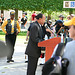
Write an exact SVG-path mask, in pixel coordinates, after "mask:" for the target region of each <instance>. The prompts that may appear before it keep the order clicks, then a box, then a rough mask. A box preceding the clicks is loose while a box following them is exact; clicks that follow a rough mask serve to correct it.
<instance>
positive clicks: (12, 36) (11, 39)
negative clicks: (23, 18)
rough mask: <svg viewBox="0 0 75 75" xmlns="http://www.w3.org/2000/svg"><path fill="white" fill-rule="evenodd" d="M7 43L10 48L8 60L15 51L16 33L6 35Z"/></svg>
mask: <svg viewBox="0 0 75 75" xmlns="http://www.w3.org/2000/svg"><path fill="white" fill-rule="evenodd" d="M5 40H6V44H7V46H8V48H9V51H10V52H9V55H8V56H7V60H11V59H12V56H13V53H14V46H15V41H16V34H8V35H6V36H5Z"/></svg>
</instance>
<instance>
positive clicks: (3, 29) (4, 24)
mask: <svg viewBox="0 0 75 75" xmlns="http://www.w3.org/2000/svg"><path fill="white" fill-rule="evenodd" d="M6 25H7V20H6V21H4V23H3V24H2V26H1V29H2V31H3V32H4V33H5V34H8V33H7V32H6V30H5V26H6Z"/></svg>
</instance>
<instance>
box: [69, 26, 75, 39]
mask: <svg viewBox="0 0 75 75" xmlns="http://www.w3.org/2000/svg"><path fill="white" fill-rule="evenodd" d="M69 36H70V38H72V39H74V38H75V28H74V27H73V25H72V26H69Z"/></svg>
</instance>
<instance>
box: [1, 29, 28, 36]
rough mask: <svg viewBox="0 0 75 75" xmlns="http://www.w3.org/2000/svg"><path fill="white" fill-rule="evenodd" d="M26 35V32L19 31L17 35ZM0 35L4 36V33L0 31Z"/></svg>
mask: <svg viewBox="0 0 75 75" xmlns="http://www.w3.org/2000/svg"><path fill="white" fill-rule="evenodd" d="M26 34H27V31H21V32H20V33H19V34H18V35H19V36H26ZM0 35H5V33H4V32H3V31H1V30H0Z"/></svg>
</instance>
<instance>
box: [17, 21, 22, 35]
mask: <svg viewBox="0 0 75 75" xmlns="http://www.w3.org/2000/svg"><path fill="white" fill-rule="evenodd" d="M17 29H18V31H17V33H16V35H17V34H18V33H19V32H20V30H21V28H20V26H19V23H18V21H17Z"/></svg>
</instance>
